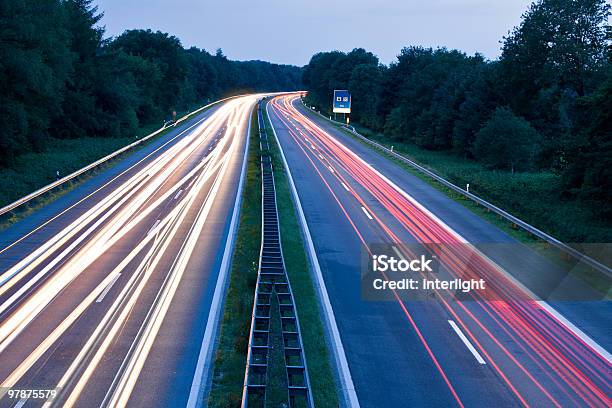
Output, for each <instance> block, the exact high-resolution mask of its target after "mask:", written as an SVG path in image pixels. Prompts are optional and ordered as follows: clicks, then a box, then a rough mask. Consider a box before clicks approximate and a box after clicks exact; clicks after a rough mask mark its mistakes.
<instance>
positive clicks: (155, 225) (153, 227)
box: [147, 220, 159, 235]
mask: <svg viewBox="0 0 612 408" xmlns="http://www.w3.org/2000/svg"><path fill="white" fill-rule="evenodd" d="M157 224H159V220H156V221H155V224H153V226H152V227H151V228H150V229H149V231H147V235H149V234H150V233H151V231H153V230H154V229H155V227H157Z"/></svg>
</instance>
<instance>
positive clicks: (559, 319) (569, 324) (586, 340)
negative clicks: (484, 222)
mask: <svg viewBox="0 0 612 408" xmlns="http://www.w3.org/2000/svg"><path fill="white" fill-rule="evenodd" d="M300 114H301V115H302V116H303V117H304V118H306V116H305V115H304V114H303V113H301V112H300ZM306 119H307V120H310V122H311V123H312V124H314V126H315V127H317V128H318V129H319V130H321V131H323V129H321V127H320V126H319V125H318V124H317V123H315V121H314V120H312V119H309V118H306ZM323 132H324V133H327V134H328V135H329V136H331V137H332V138H333V139H334V142H335V143H336V144H337V145H338V146H339V147H340V148H342V149H343V150H344V151H346V152H347V153H348V154H350V155H352V156H353V157H355V158H356V159H357V160H359V161H361V162H362V163H363V164H365V165H366V166H367V167H369V168H370V169H371V170H372V171H374V172H375V173H376V174H377V175H378V176H380V177H381V178H382V179H383V180H384V181H385V182H387V183H388V184H389V185H390V186H391V187H393V188H394V189H395V190H396V191H398V192H399V193H400V194H402V195H403V196H404V197H406V199H408V200H409V201H410V202H411V203H413V204H414V205H415V206H417V207H418V208H419V209H421V210H422V211H423V212H425V213H426V214H427V215H428V216H429V217H430V218H431V219H432V220H434V221H435V222H436V223H438V225H440V226H441V227H443V228H445V229H446V230H447V231H448V232H450V233H451V234H453V235H454V236H455V237H456V238H457V239H458V240H459V241H460V242H462V243H464V244H466V245H469V246H470V247H471V248H472V249H473V250H474V251H475V252H476V253H477V254H478V255H479V256H481V257H482V258H483V259H485V260H486V261H487V262H489V263H490V264H491V265H492V266H493V267H494V268H496V269H497V270H498V271H499V272H500V273H502V274H503V275H504V276H505V277H506V278H508V279H510V280H511V281H512V283H514V284H515V285H516V286H518V287H519V288H521V289H522V290H523V291H524V292H525V293H526V294H528V295H529V296H530V297H531V298H533V299H537V296H536V295H535V294H534V293H533V292H532V291H531V290H529V288H527V287H526V286H525V285H523V284H522V283H521V282H519V281H518V279H516V278H515V277H514V276H513V275H512V274H511V273H510V272H508V271H506V270H505V269H503V268H502V267H501V266H499V265H498V264H497V263H496V262H495V261H493V260H492V259H491V258H489V257H488V256H487V255H485V254H484V253H483V252H482V251H480V250H479V249H478V248H476V247H475V246H474V245H472V244H471V243H470V242H468V241H467V240H466V239H465V238H463V236H461V235H460V234H459V233H458V232H456V231H455V230H454V229H452V228H451V227H450V226H449V225H448V224H446V223H445V222H444V221H442V220H441V219H440V218H439V217H438V216H436V215H435V214H434V213H433V212H431V211H430V210H429V209H427V208H426V207H425V206H424V205H423V204H421V203H420V202H419V201H417V200H416V199H415V198H414V197H412V196H411V195H410V194H408V193H407V192H405V191H404V190H403V189H402V188H400V187H399V186H398V185H397V184H395V183H394V182H393V181H391V180H390V179H389V178H388V177H386V176H385V175H384V174H382V173H381V172H380V171H378V170H376V169H375V168H374V167H373V166H372V165H371V164H369V163H367V162H366V161H365V160H364V159H363V158H361V156H359V155H358V154H357V153H355V152H353V151H352V150H351V149H349V148H348V147H347V146H345V145H344V143H342V142H341V141H340V140H339V139H338V138H337V137H335V136H333V135H332V134H331V133H329V132H327V131H323ZM366 148H367V149H369V151H372V152H374V153H375V151H374V150H373V149H372V148H369V147H367V146H366ZM535 302H536V303H538V304H539V305H540V306H542V308H543V309H545V310H546V311H547V312H549V313H550V314H551V315H552V316H554V317H555V318H556V319H557V322H558V323H559V324H561V325H563V326H565V327H566V328H567V329H568V330H570V331H571V332H572V333H574V335H575V336H576V337H578V338H579V339H581V340H582V341H583V342H584V343H586V344H587V345H588V346H590V347H591V348H592V349H593V350H594V351H595V352H596V353H598V354H599V355H600V356H601V357H602V358H604V359H605V360H606V361H607V362H608V364H612V354H611V353H610V352H608V350H606V349H605V348H604V347H602V346H601V345H600V344H598V343H597V342H596V341H595V340H594V339H593V338H592V337H590V336H589V335H588V334H586V333H585V332H584V331H582V330H581V329H580V328H578V327H577V326H576V325H574V324H573V323H572V322H570V321H569V320H568V319H567V318H566V317H564V316H563V315H562V314H561V313H560V312H559V311H557V310H556V309H555V308H554V307H553V306H551V305H550V304H549V303H548V302H546V301H544V300H536V301H535Z"/></svg>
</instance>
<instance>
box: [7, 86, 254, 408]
mask: <svg viewBox="0 0 612 408" xmlns="http://www.w3.org/2000/svg"><path fill="white" fill-rule="evenodd" d="M257 99H258V96H255V95H254V96H246V97H240V98H236V99H231V100H229V101H226V102H223V103H220V104H218V105H215V106H213V107H212V108H210V109H209V110H207V111H205V112H203V113H201V114H199V115H198V116H197V117H195V118H193V119H190V120H189V121H187V122H186V123H185V124H183V125H181V126H178V127H177V128H176V129H174V130H172V131H171V132H170V133H169V134H167V135H164V136H162V137H160V138H158V139H156V140H155V141H154V142H152V143H150V144H148V145H147V146H146V147H144V148H142V149H141V150H139V151H138V152H136V153H134V154H131V155H129V156H128V157H126V158H124V159H122V160H121V161H119V162H118V163H116V164H115V165H114V166H112V167H111V168H109V169H107V170H105V171H103V172H102V173H100V174H98V175H97V176H95V177H93V178H92V179H90V180H88V181H87V182H85V183H83V184H82V185H80V186H78V187H77V188H76V189H74V190H73V191H71V192H70V193H68V194H66V195H65V196H63V197H61V198H60V199H58V200H56V201H55V202H53V203H51V204H49V205H47V206H45V207H44V208H42V209H40V210H38V211H36V212H35V213H33V214H32V215H30V216H28V217H27V218H25V219H24V220H22V221H20V222H18V223H17V224H15V225H13V226H12V227H10V228H9V229H7V230H5V231H2V232H1V233H0V361H1V364H0V387H2V388H1V389H0V390H2V392H3V393H4V396H3V398H2V399H0V406H2V407H4V406H8V407H13V406H18V407H21V406H40V405H42V404H43V402H44V401H45V400H44V399H37V398H36V396H34V395H30V398H27V395H26V394H15V390H54V391H55V392H56V396H55V398H53V399H51V400H49V405H51V406H81V407H92V406H125V405H128V406H142V407H156V406H159V407H169V406H185V405H186V404H187V401H188V399H189V398H190V396H191V398H192V401H193V400H194V399H197V398H198V395H197V392H198V391H199V388H200V387H198V385H201V384H198V383H197V380H201V379H202V378H203V377H202V376H203V375H204V374H206V373H205V372H204V370H205V369H206V367H208V365H206V364H203V363H205V361H203V360H202V358H203V357H205V355H206V353H205V351H206V350H207V347H206V346H207V345H206V344H204V343H205V333H207V331H208V332H210V331H211V330H213V329H214V328H213V327H210V326H211V324H209V323H208V322H209V317H211V319H210V322H212V323H215V322H216V317H217V315H216V313H217V312H218V310H219V298H218V297H215V293H216V292H215V291H216V290H217V292H219V290H218V288H221V289H223V288H224V285H223V283H224V282H225V280H224V279H225V273H226V270H224V268H222V267H221V266H222V263H223V259H224V254H225V257H227V253H229V251H226V244H228V243H229V244H230V245H231V243H232V242H233V228H232V219H233V215H234V211H235V208H236V207H237V200H238V194H239V186H240V183H241V180H242V174H243V173H242V170H243V164H244V162H245V148H246V146H247V144H246V141H247V134H248V129H249V126H250V122H249V118H250V114H251V111H252V108H253V106H254V105H255V103H256V101H257ZM226 261H227V260H226ZM203 342H204V343H203ZM194 379H195V381H196V384H195V385H196V386H195V387H194V392H195V394H194V393H191V390H192V385H193V384H194ZM9 390H11V392H10V393H9ZM9 394H10V395H9ZM45 396H46V395H45Z"/></svg>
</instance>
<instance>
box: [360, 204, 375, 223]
mask: <svg viewBox="0 0 612 408" xmlns="http://www.w3.org/2000/svg"><path fill="white" fill-rule="evenodd" d="M361 211H363V213H364V214H365V215H366V217H368V218H369V219H371V220H373V219H374V218H372V216H371V215H370V213H369V212H368V210H366V209H365V207H363V206H362V207H361Z"/></svg>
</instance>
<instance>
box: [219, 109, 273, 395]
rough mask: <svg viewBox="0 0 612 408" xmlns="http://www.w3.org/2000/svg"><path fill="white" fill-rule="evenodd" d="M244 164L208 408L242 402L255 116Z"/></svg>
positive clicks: (257, 211) (256, 187)
mask: <svg viewBox="0 0 612 408" xmlns="http://www.w3.org/2000/svg"><path fill="white" fill-rule="evenodd" d="M247 160H248V162H247V173H246V180H245V184H244V191H243V197H242V207H241V209H240V222H239V224H238V233H237V236H236V244H235V246H234V254H233V257H232V269H231V274H230V282H229V288H228V292H227V296H226V299H225V305H224V309H223V317H222V321H221V332H220V337H219V344H218V347H217V353H216V355H215V366H214V374H213V380H212V389H211V391H210V396H209V398H208V401H207V406H209V407H239V406H240V402H241V399H242V386H243V383H244V370H245V368H246V358H247V350H248V345H249V332H250V327H251V312H252V310H253V298H254V295H255V284H256V282H257V266H258V261H259V250H260V247H261V167H260V160H261V159H260V149H259V132H258V128H257V115H256V113H255V112H254V113H253V117H252V122H251V138H250V141H249V150H248V159H247Z"/></svg>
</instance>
